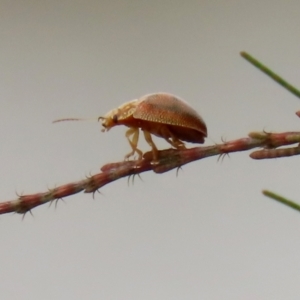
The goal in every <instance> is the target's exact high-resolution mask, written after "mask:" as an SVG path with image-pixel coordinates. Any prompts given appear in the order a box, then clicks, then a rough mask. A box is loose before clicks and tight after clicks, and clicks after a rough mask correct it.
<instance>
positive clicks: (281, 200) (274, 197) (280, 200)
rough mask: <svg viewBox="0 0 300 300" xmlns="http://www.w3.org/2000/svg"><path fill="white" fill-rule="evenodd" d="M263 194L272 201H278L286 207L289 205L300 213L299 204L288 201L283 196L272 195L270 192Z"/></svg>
mask: <svg viewBox="0 0 300 300" xmlns="http://www.w3.org/2000/svg"><path fill="white" fill-rule="evenodd" d="M262 193H263V194H264V195H265V196H267V197H269V198H271V199H274V200H276V201H278V202H280V203H282V204H284V205H287V206H289V207H291V208H293V209H295V210H298V211H300V205H299V204H297V203H295V202H293V201H291V200H288V199H286V198H284V197H281V196H279V195H277V194H275V193H272V192H270V191H263V192H262Z"/></svg>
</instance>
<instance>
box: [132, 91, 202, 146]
mask: <svg viewBox="0 0 300 300" xmlns="http://www.w3.org/2000/svg"><path fill="white" fill-rule="evenodd" d="M138 102H139V103H138V105H137V107H136V109H135V111H134V113H133V118H135V119H140V120H144V121H149V122H153V123H160V124H165V125H168V128H169V130H170V131H171V132H172V133H173V134H174V136H176V137H177V138H178V139H180V140H183V141H186V142H190V143H203V142H204V138H205V137H206V136H207V128H206V125H205V123H204V121H203V119H202V118H201V116H200V115H199V114H198V113H197V112H196V111H195V110H194V109H193V108H192V107H190V106H189V105H188V104H187V103H186V102H185V101H183V100H181V99H179V98H177V97H176V96H173V95H170V94H166V93H158V94H150V95H146V96H143V97H142V98H140V99H139V101H138ZM150 133H151V131H150ZM154 134H155V133H154Z"/></svg>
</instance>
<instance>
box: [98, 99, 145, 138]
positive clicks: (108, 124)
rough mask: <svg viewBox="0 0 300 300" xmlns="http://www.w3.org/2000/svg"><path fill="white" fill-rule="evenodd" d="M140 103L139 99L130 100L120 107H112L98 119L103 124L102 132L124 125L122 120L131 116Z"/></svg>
mask: <svg viewBox="0 0 300 300" xmlns="http://www.w3.org/2000/svg"><path fill="white" fill-rule="evenodd" d="M139 103H140V101H139V100H138V99H134V100H131V101H128V102H126V103H124V104H122V105H121V106H119V107H118V108H115V109H112V110H111V111H109V112H108V113H107V114H106V115H105V116H104V117H99V118H98V121H101V125H102V126H103V129H102V132H104V131H108V130H109V129H110V128H112V127H114V126H117V125H122V124H123V123H122V121H124V120H126V118H128V117H130V116H131V115H132V114H133V113H134V112H135V110H136V107H137V105H138V104H139Z"/></svg>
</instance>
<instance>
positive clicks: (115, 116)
mask: <svg viewBox="0 0 300 300" xmlns="http://www.w3.org/2000/svg"><path fill="white" fill-rule="evenodd" d="M112 119H113V121H114V122H115V123H118V115H113V117H112Z"/></svg>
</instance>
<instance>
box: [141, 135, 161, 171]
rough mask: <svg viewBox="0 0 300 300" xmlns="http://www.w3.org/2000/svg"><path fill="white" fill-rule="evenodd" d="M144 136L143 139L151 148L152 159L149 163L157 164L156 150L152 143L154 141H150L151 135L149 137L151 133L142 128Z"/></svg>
mask: <svg viewBox="0 0 300 300" xmlns="http://www.w3.org/2000/svg"><path fill="white" fill-rule="evenodd" d="M143 132H144V137H145V140H146V142H147V143H148V144H149V145H150V147H151V148H152V155H153V159H152V161H151V164H152V165H157V164H158V160H157V157H158V150H157V148H156V146H155V144H154V142H153V141H152V137H151V134H150V133H149V132H148V131H146V130H144V131H143Z"/></svg>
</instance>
